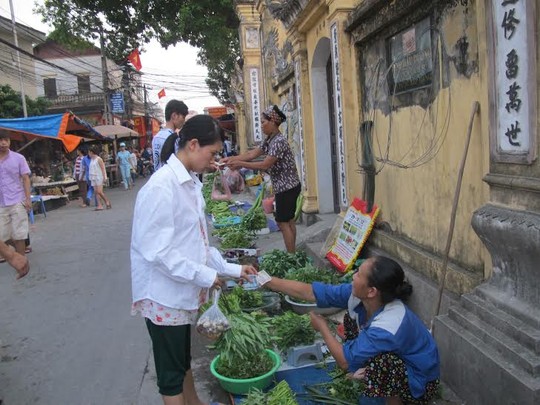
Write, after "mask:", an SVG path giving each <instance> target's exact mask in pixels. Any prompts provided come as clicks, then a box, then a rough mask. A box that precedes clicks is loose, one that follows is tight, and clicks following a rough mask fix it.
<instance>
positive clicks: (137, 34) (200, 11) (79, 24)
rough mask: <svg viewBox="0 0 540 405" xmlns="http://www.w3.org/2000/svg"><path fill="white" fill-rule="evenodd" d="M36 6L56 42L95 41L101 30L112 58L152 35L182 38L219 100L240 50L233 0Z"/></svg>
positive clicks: (50, 1) (78, 0)
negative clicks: (195, 53) (193, 50)
mask: <svg viewBox="0 0 540 405" xmlns="http://www.w3.org/2000/svg"><path fill="white" fill-rule="evenodd" d="M36 11H38V12H39V13H40V14H41V15H42V16H43V21H44V22H46V23H49V24H51V25H52V26H53V28H54V30H55V40H57V41H59V42H61V43H66V44H69V43H70V41H72V40H73V38H82V39H85V40H92V41H94V42H95V41H96V40H97V39H98V38H99V36H100V33H101V32H103V34H104V40H105V51H106V53H107V55H108V56H109V57H110V58H112V59H113V60H116V61H117V62H121V61H123V60H125V58H126V56H127V55H128V54H129V52H130V51H131V50H133V49H135V48H141V47H142V48H144V44H147V43H148V42H149V41H150V39H152V38H155V39H157V40H158V42H159V43H160V44H161V46H163V47H164V48H167V47H169V46H170V45H174V44H176V43H178V42H187V43H189V44H190V45H192V46H195V47H198V48H199V49H200V51H199V54H198V58H199V60H198V62H199V63H201V64H203V65H205V66H206V67H207V68H208V72H209V75H208V79H207V84H208V85H209V87H210V90H211V92H212V94H214V95H215V96H216V97H218V98H219V99H220V101H226V99H227V98H228V97H227V90H228V87H229V83H230V79H229V75H230V74H231V73H232V72H233V68H234V63H235V61H236V58H237V57H238V54H239V41H238V31H237V27H238V19H237V17H236V14H235V11H234V6H233V0H140V1H137V2H134V1H127V0H115V1H110V0H45V1H44V3H43V5H42V6H38V7H37V9H36ZM180 68H181V67H180Z"/></svg>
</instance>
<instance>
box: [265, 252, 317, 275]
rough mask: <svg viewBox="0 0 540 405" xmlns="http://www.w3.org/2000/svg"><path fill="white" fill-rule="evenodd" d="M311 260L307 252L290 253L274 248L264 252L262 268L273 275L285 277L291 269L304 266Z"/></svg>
mask: <svg viewBox="0 0 540 405" xmlns="http://www.w3.org/2000/svg"><path fill="white" fill-rule="evenodd" d="M309 262H310V259H309V258H308V256H307V254H306V252H303V251H297V252H296V253H288V252H286V251H283V250H279V249H274V250H271V251H269V252H267V253H265V254H264V256H263V257H262V262H261V266H260V270H261V271H262V270H264V271H266V272H267V273H268V274H270V275H271V276H274V277H279V278H283V277H285V274H286V273H287V272H288V271H289V270H292V269H298V268H301V267H304V266H306V265H307V264H308V263H309Z"/></svg>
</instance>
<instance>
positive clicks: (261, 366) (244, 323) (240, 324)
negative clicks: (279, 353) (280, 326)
mask: <svg viewBox="0 0 540 405" xmlns="http://www.w3.org/2000/svg"><path fill="white" fill-rule="evenodd" d="M229 322H230V325H231V328H230V329H229V330H227V331H226V332H225V333H224V334H223V335H222V336H221V337H220V338H219V340H218V341H217V342H216V343H215V344H214V346H213V347H214V348H215V349H217V350H218V351H219V353H220V357H219V361H218V362H217V365H216V371H217V372H218V373H219V374H220V375H222V376H224V377H228V378H233V379H247V378H254V377H259V376H261V375H263V374H266V373H267V372H269V371H270V370H271V369H272V367H273V366H274V363H273V360H272V358H271V357H270V355H269V354H268V353H267V352H266V349H268V348H270V347H272V344H273V341H274V340H275V337H273V335H272V334H271V333H270V330H271V327H272V323H271V320H270V318H268V317H267V316H266V315H264V314H261V313H257V312H253V313H251V314H247V313H242V312H240V313H236V314H231V315H230V316H229Z"/></svg>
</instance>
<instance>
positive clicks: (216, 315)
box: [197, 289, 231, 340]
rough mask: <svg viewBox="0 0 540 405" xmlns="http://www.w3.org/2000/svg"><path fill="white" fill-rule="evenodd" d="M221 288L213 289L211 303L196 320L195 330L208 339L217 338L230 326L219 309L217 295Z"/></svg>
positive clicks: (219, 294)
mask: <svg viewBox="0 0 540 405" xmlns="http://www.w3.org/2000/svg"><path fill="white" fill-rule="evenodd" d="M220 296H221V289H215V290H214V294H213V296H212V301H213V303H212V305H211V306H210V308H208V309H207V310H206V311H205V312H204V313H203V314H202V315H201V317H200V318H199V320H198V321H197V332H199V333H200V334H201V335H204V336H206V337H207V338H209V339H212V340H216V339H218V338H219V337H220V336H221V335H222V334H223V333H224V332H225V331H226V330H227V329H229V328H230V327H231V325H230V324H229V320H228V319H227V317H226V316H225V315H224V314H223V312H221V310H220V309H219V305H218V303H219V297H220Z"/></svg>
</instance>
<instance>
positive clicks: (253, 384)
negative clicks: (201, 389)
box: [210, 349, 281, 394]
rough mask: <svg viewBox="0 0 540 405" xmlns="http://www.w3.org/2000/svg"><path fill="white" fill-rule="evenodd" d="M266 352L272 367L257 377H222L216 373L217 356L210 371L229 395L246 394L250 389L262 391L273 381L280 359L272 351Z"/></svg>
mask: <svg viewBox="0 0 540 405" xmlns="http://www.w3.org/2000/svg"><path fill="white" fill-rule="evenodd" d="M266 352H267V353H268V354H269V355H270V357H271V358H272V361H273V362H274V367H272V369H271V370H270V371H269V372H268V373H266V374H263V375H261V376H259V377H254V378H245V379H234V378H228V377H225V376H222V375H221V374H219V373H218V372H217V371H216V364H217V362H218V361H219V356H216V357H215V358H214V360H212V363H211V364H210V371H211V372H212V374H213V375H214V376H215V377H216V378H217V379H218V381H219V384H220V385H221V387H222V388H223V389H224V390H225V391H227V392H230V393H231V394H247V393H248V392H249V390H250V389H252V388H258V389H260V390H264V389H265V388H266V387H268V386H269V385H270V384H271V383H272V380H273V379H274V374H275V373H276V371H277V369H278V368H279V366H280V364H281V358H280V357H279V355H278V354H277V353H274V352H273V351H272V350H269V349H266Z"/></svg>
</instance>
